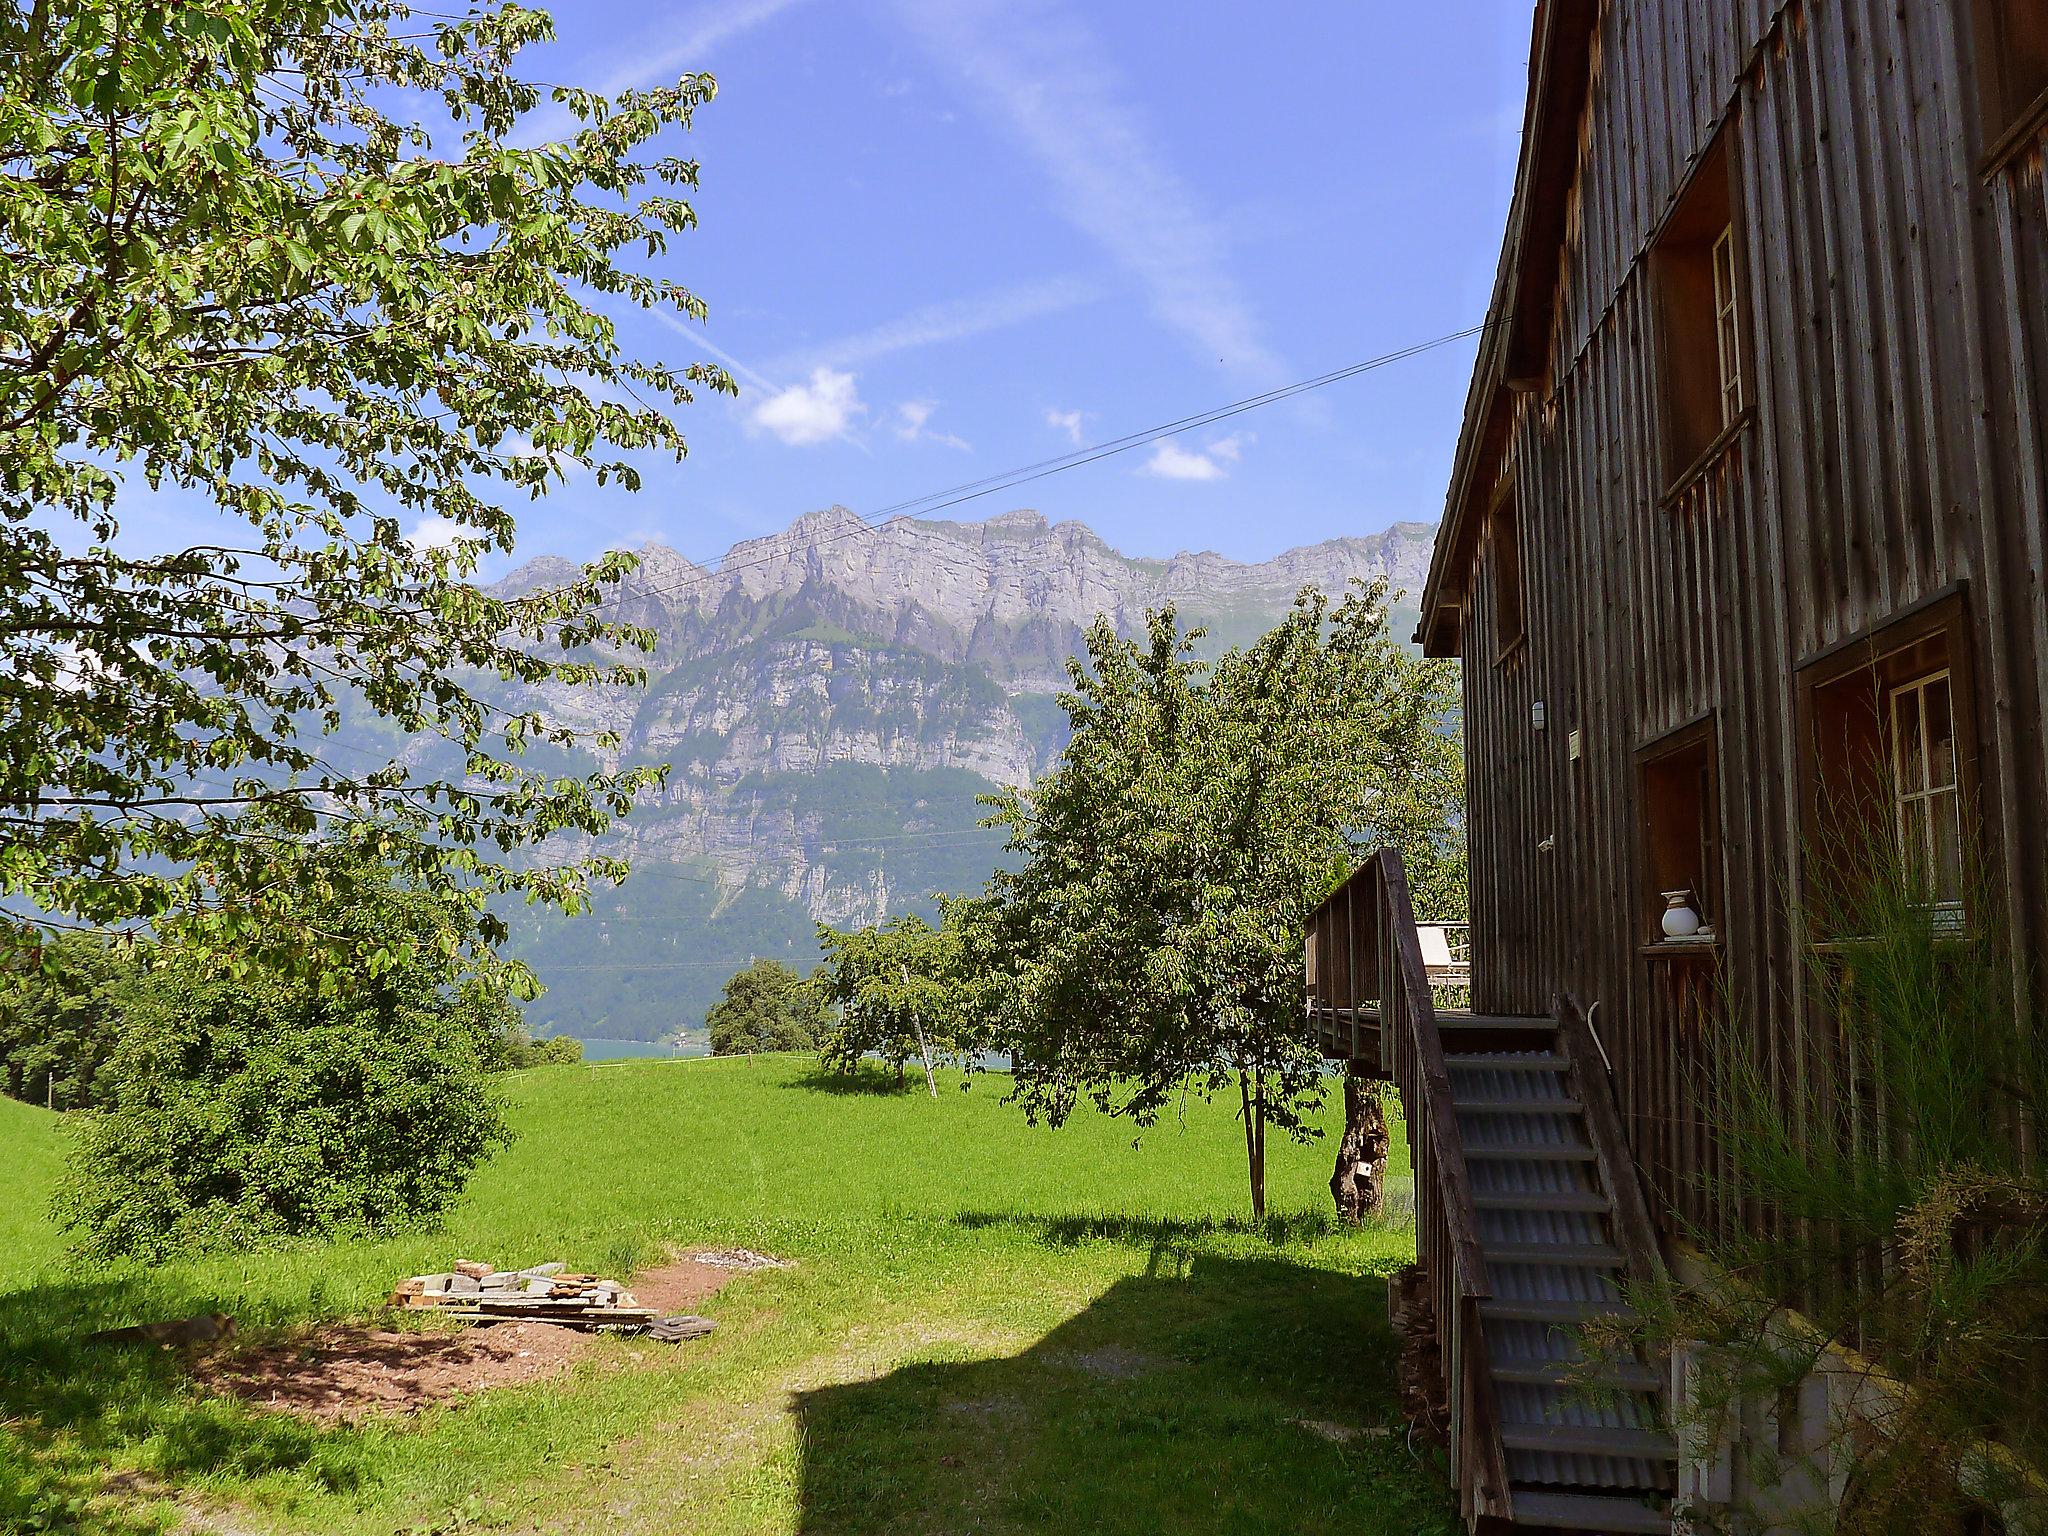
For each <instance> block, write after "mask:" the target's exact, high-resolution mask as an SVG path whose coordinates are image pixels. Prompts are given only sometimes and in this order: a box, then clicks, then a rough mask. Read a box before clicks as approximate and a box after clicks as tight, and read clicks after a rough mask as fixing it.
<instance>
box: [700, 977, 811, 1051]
mask: <svg viewBox="0 0 2048 1536" xmlns="http://www.w3.org/2000/svg"><path fill="white" fill-rule="evenodd" d="M830 1022H831V1015H830V1011H829V1010H828V1009H827V1008H826V1006H825V1000H824V998H823V997H822V996H821V995H820V993H819V991H818V989H817V988H816V987H814V986H812V985H811V984H810V983H809V982H808V981H806V980H805V979H804V978H803V977H801V976H799V975H797V973H796V972H795V971H793V970H791V969H790V968H789V967H788V966H786V965H784V964H783V963H782V962H781V961H779V960H768V959H762V960H756V961H755V962H754V963H753V964H752V965H750V966H748V967H747V968H746V969H745V970H743V971H735V972H734V973H733V974H732V976H731V977H729V978H728V979H727V981H726V983H725V995H724V996H723V997H721V998H720V999H719V1000H718V1001H717V1002H716V1003H714V1004H712V1006H711V1011H710V1012H709V1013H708V1014H706V1015H705V1017H704V1023H705V1027H706V1028H708V1029H709V1030H710V1031H711V1054H712V1055H714V1056H739V1055H748V1056H751V1055H752V1054H753V1053H754V1052H756V1051H814V1050H816V1049H817V1048H818V1041H819V1039H820V1038H821V1037H822V1036H823V1034H824V1033H825V1029H826V1027H827V1025H828V1024H829V1023H830Z"/></svg>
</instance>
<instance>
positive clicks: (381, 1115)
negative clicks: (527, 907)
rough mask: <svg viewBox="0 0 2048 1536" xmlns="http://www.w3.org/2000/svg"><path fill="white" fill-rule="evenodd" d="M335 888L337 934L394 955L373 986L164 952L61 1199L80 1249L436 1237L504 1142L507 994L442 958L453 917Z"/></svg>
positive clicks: (119, 1047) (366, 878)
mask: <svg viewBox="0 0 2048 1536" xmlns="http://www.w3.org/2000/svg"><path fill="white" fill-rule="evenodd" d="M338 883H339V885H340V887H341V888H340V889H339V890H338V891H337V893H336V894H337V896H338V897H339V900H338V901H337V903H336V910H334V911H333V912H331V913H330V914H329V916H328V917H327V918H326V919H325V921H326V922H328V923H329V924H330V925H331V926H332V928H333V929H334V930H336V931H343V932H346V933H347V934H348V936H349V937H350V938H352V939H357V940H360V941H361V942H362V944H363V945H364V948H365V950H366V952H371V953H376V954H379V955H382V956H383V957H384V960H383V962H382V964H381V965H380V967H379V968H378V969H377V970H376V971H375V973H374V974H371V973H358V974H351V975H336V974H334V973H332V972H321V973H318V974H305V975H302V974H293V973H277V972H268V971H261V970H254V969H247V968H245V969H244V971H243V973H242V974H239V975H237V974H234V973H232V972H230V971H227V970H224V969H222V968H221V967H220V966H219V965H218V963H217V962H216V961H214V960H213V959H212V958H211V957H210V956H207V955H203V954H199V953H193V952H185V951H179V950H175V949H159V950H157V951H155V953H154V954H153V956H152V957H151V961H150V964H149V968H148V973H147V979H146V985H142V986H139V987H137V988H135V989H134V990H133V991H132V993H131V994H130V995H129V997H128V999H127V1006H126V1007H125V1008H124V1010H123V1012H122V1014H121V1018H120V1023H119V1030H118V1035H119V1038H118V1043H117V1044H116V1046H115V1048H114V1051H113V1054H112V1056H111V1057H110V1058H109V1059H108V1061H107V1063H106V1065H105V1067H104V1068H103V1069H102V1070H101V1072H100V1074H99V1076H98V1079H97V1081H96V1087H97V1089H98V1090H99V1093H100V1102H101V1106H102V1107H101V1108H100V1110H99V1111H98V1112H96V1113H92V1114H89V1115H84V1116H81V1117H79V1118H80V1120H81V1121H82V1125H81V1126H80V1128H79V1129H78V1131H77V1133H76V1138H75V1140H74V1142H73V1146H72V1154H71V1160H70V1165H69V1168H68V1170H67V1173H66V1176H65V1178H64V1180H63V1182H62V1184H61V1186H60V1188H59V1191H58V1196H57V1206H58V1215H59V1218H60V1219H61V1220H62V1221H63V1222H64V1224H65V1225H66V1227H67V1228H69V1229H70V1230H72V1231H73V1232H75V1233H77V1234H78V1243H79V1247H80V1248H81V1250H82V1251H84V1252H85V1253H87V1254H88V1255H91V1256H95V1257H101V1258H111V1257H114V1256H117V1255H127V1256H133V1257H136V1258H140V1259H144V1260H146V1261H149V1262H161V1261H163V1260H166V1259H169V1258H172V1257H174V1256H177V1255H181V1254H186V1253H192V1252H198V1251H203V1250H210V1249H246V1248H251V1247H258V1246H263V1245H268V1244H271V1243H275V1242H278V1241H281V1240H284V1239H293V1238H333V1237H336V1236H341V1235H344V1234H349V1235H354V1234H382V1233H389V1232H396V1231H401V1230H405V1229H408V1228H417V1227H421V1226H426V1225H430V1224H431V1223H432V1222H433V1221H434V1220H435V1219H436V1218H438V1217H439V1215H440V1214H441V1213H442V1212H443V1211H444V1210H445V1209H446V1208H447V1206H448V1205H449V1203H450V1202H451V1201H452V1200H454V1198H455V1197H456V1196H457V1195H458V1194H459V1193H460V1192H461V1190H462V1188H463V1185H464V1184H465V1183H466V1181H467V1180H468V1178H469V1175H470V1173H471V1172H472V1171H473V1170H474V1169H475V1168H476V1167H477V1166H478V1165H479V1164H480V1163H482V1162H483V1161H484V1160H485V1159H486V1158H488V1157H489V1156H490V1155H491V1153H492V1152H493V1151H495V1150H496V1149H497V1148H498V1147H499V1146H502V1145H503V1144H504V1143H505V1142H506V1141H507V1140H508V1139H509V1132H508V1130H507V1128H506V1125H505V1120H504V1116H503V1113H502V1110H501V1107H500V1105H499V1102H498V1099H497V1096H496V1093H495V1091H494V1090H493V1088H492V1086H491V1079H490V1073H491V1071H492V1069H493V1068H494V1067H495V1066H496V1065H497V1064H498V1063H499V1061H500V1060H501V1059H502V1055H503V1052H504V1050H505V1042H506V1041H507V1040H508V1039H509V1038H511V1037H512V1035H513V1032H514V1030H515V1029H516V1025H517V1015H516V1013H515V1011H514V1008H513V1004H512V1002H511V1000H510V998H509V996H508V995H507V991H506V988H505V985H504V984H503V981H502V980H501V978H499V977H498V976H497V975H496V974H495V973H489V972H483V973H480V972H477V971H474V970H464V969H463V968H461V967H460V966H459V965H458V963H457V962H456V961H454V960H452V959H450V958H449V956H451V955H453V954H454V953H456V952H457V950H458V949H459V944H452V943H451V942H450V941H451V940H453V939H454V938H455V934H454V929H455V928H456V927H457V926H458V925H459V924H460V923H461V922H462V921H463V920H464V919H463V915H462V913H461V911H460V910H459V909H451V908H450V907H448V906H447V905H446V904H444V903H441V902H438V901H436V900H434V899H433V898H431V897H429V896H427V895H425V894H424V893H420V892H417V891H411V890H406V889H402V888H398V887H396V886H394V885H393V884H392V882H391V881H390V879H389V877H388V876H386V875H385V874H384V873H383V871H381V870H363V869H355V870H352V871H349V872H347V875H346V877H345V878H343V879H342V880H340V881H339V882H338ZM553 1048H554V1047H553V1042H548V1043H547V1044H546V1045H544V1046H543V1047H541V1049H543V1050H548V1049H553Z"/></svg>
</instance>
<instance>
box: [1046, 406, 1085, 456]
mask: <svg viewBox="0 0 2048 1536" xmlns="http://www.w3.org/2000/svg"><path fill="white" fill-rule="evenodd" d="M1045 424H1046V425H1047V426H1048V427H1051V428H1052V429H1053V430H1054V431H1056V432H1064V433H1066V434H1067V440H1068V441H1069V442H1071V443H1072V444H1073V445H1074V446H1075V447H1076V448H1079V447H1080V446H1081V445H1082V444H1083V443H1084V442H1086V441H1087V438H1086V437H1085V436H1083V434H1082V430H1081V428H1082V416H1081V413H1080V412H1079V411H1047V412H1046V413H1045Z"/></svg>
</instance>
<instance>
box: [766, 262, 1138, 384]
mask: <svg viewBox="0 0 2048 1536" xmlns="http://www.w3.org/2000/svg"><path fill="white" fill-rule="evenodd" d="M1101 295H1102V289H1101V285H1100V284H1098V283H1096V282H1093V281H1091V280H1090V279H1087V278H1082V277H1055V278H1050V279H1047V280H1046V281H1044V282H1038V283H1025V284H1023V285H1021V286H1019V287H1015V288H1003V289H999V290H997V291H996V292H994V293H983V294H976V295H974V296H973V297H971V298H965V299H947V300H944V301H942V302H940V303H936V304H925V305H921V306H919V307H918V308H916V309H913V310H911V311H910V312H909V313H908V314H906V315H900V316H898V317H897V318H896V319H894V320H890V321H888V322H886V323H884V324H882V325H878V326H875V327H873V328H872V329H870V330H865V331H859V332H856V333H855V334H854V335H851V336H843V337H841V338H840V339H839V340H837V341H829V342H825V343H823V344H822V345H820V346H815V347H805V348H801V349H799V350H797V351H796V352H794V353H792V354H791V355H790V356H787V357H781V358H775V359H773V360H771V361H770V362H769V363H768V364H767V369H768V371H769V372H770V373H775V372H777V371H778V370H780V371H786V372H789V371H795V370H797V369H799V368H816V367H825V368H857V367H859V366H860V365H861V364H863V363H871V362H873V361H874V360H875V359H876V358H878V357H887V356H889V355H890V354H891V353H895V352H908V351H910V350H912V349H913V348H916V347H929V346H934V345H937V344H938V343H941V342H948V341H964V340H966V339H967V338H968V337H970V336H982V335H986V334H987V333H988V332H990V331H999V330H1004V329H1007V328H1008V327H1010V326H1013V325H1022V324H1023V323H1024V322H1025V321H1027V320H1036V319H1039V318H1040V317H1042V316H1045V315H1053V314H1058V313H1060V312H1061V311H1062V310H1068V309H1076V308H1078V307H1080V306H1081V305H1083V304H1089V303H1093V302H1094V301H1095V300H1096V299H1098V298H1100V297H1101Z"/></svg>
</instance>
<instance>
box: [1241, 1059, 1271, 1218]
mask: <svg viewBox="0 0 2048 1536" xmlns="http://www.w3.org/2000/svg"><path fill="white" fill-rule="evenodd" d="M1237 1092H1238V1097H1239V1099H1240V1100H1242V1101H1243V1104H1244V1163H1245V1172H1246V1174H1247V1175H1248V1176H1249V1177H1250V1180H1251V1187H1252V1221H1253V1223H1254V1224H1260V1223H1263V1222H1264V1221H1265V1219H1266V1092H1265V1084H1264V1082H1262V1081H1260V1080H1259V1079H1258V1078H1257V1077H1256V1076H1254V1075H1252V1074H1248V1073H1246V1072H1245V1071H1244V1070H1243V1069H1242V1068H1240V1069H1239V1070H1238V1074H1237Z"/></svg>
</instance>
